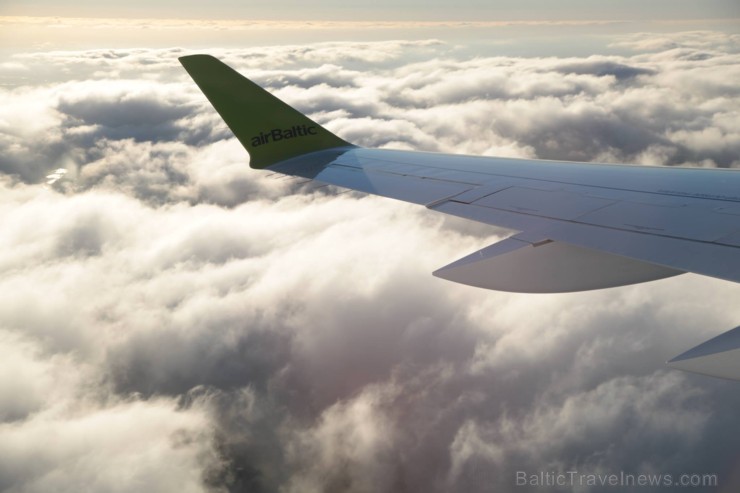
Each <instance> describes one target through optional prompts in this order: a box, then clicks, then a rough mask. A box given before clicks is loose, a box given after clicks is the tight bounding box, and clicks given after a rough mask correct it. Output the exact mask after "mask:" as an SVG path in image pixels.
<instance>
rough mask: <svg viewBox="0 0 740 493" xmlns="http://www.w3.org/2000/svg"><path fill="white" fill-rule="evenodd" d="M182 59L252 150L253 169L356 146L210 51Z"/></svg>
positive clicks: (242, 141)
mask: <svg viewBox="0 0 740 493" xmlns="http://www.w3.org/2000/svg"><path fill="white" fill-rule="evenodd" d="M179 60H180V63H182V66H183V67H185V70H187V72H188V74H190V77H192V78H193V80H194V81H195V83H196V84H198V87H200V90H201V91H203V94H205V95H206V97H207V98H208V100H209V101H210V102H211V104H212V105H213V107H214V108H215V109H216V111H217V112H218V114H219V115H221V118H223V119H224V121H225V122H226V124H227V125H228V126H229V128H230V129H231V131H232V132H234V135H235V136H236V138H237V139H239V142H241V144H242V145H243V146H244V148H245V149H246V150H247V152H249V156H250V161H249V165H250V166H251V167H252V168H266V167H268V166H270V165H272V164H275V163H277V162H280V161H284V160H286V159H290V158H292V157H296V156H300V155H302V154H306V153H309V152H314V151H320V150H324V149H331V148H334V147H345V146H351V144H350V143H349V142H346V141H345V140H343V139H341V138H339V137H337V136H336V135H334V134H333V133H331V132H329V131H328V130H326V129H325V128H324V127H322V126H321V125H319V124H318V123H316V122H314V121H313V120H311V119H310V118H308V117H307V116H306V115H304V114H302V113H301V112H299V111H297V110H295V109H294V108H292V107H290V106H288V105H287V104H285V103H284V102H282V101H280V100H279V99H278V98H276V97H275V96H273V95H272V94H270V93H269V92H267V91H265V90H264V89H262V88H261V87H260V86H258V85H257V84H255V83H254V82H252V81H251V80H249V79H247V78H246V77H244V76H242V75H241V74H239V73H238V72H236V71H235V70H234V69H232V68H231V67H229V66H228V65H226V64H224V63H223V62H221V61H220V60H218V59H216V58H214V57H212V56H210V55H190V56H184V57H181V58H180V59H179Z"/></svg>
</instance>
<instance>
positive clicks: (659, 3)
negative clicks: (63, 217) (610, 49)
mask: <svg viewBox="0 0 740 493" xmlns="http://www.w3.org/2000/svg"><path fill="white" fill-rule="evenodd" d="M0 15H55V16H66V15H68V16H95V17H100V16H126V17H150V16H154V17H178V18H188V17H190V18H219V19H222V18H250V19H295V20H309V19H322V20H330V19H331V20H333V19H341V20H348V19H352V20H532V19H537V20H540V19H547V20H559V19H629V20H644V19H707V18H727V17H740V2H738V1H737V0H650V1H645V0H619V1H612V0H560V1H552V0H495V1H490V0H489V1H485V0H454V1H450V0H405V1H399V0H373V1H372V2H363V3H361V4H359V5H358V4H355V3H351V2H347V1H346V0H314V1H310V2H308V1H306V0H282V1H280V2H275V3H272V2H270V3H268V2H264V1H240V0H210V1H208V2H204V1H202V0H128V1H126V2H116V3H115V4H114V5H110V4H107V3H106V2H100V0H3V2H2V6H0Z"/></svg>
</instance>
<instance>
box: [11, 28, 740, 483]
mask: <svg viewBox="0 0 740 493" xmlns="http://www.w3.org/2000/svg"><path fill="white" fill-rule="evenodd" d="M711 38H712V39H714V42H713V44H712V45H711V47H713V48H712V51H711V56H709V57H705V56H700V55H701V54H702V53H704V51H706V50H708V49H709V48H708V47H706V46H701V47H697V46H695V45H696V39H698V38H697V37H696V36H695V35H693V34H690V35H687V36H686V38H685V39H686V40H687V41H683V42H684V44H686V46H685V47H683V48H681V49H669V50H668V51H657V52H651V53H641V54H637V55H634V56H629V57H621V56H592V57H588V58H582V59H581V58H541V59H540V58H514V57H495V58H477V59H461V57H459V56H455V54H454V51H453V50H449V49H448V47H446V46H445V45H442V44H440V43H439V42H423V43H410V42H385V43H376V44H372V43H327V44H319V45H315V46H307V47H298V46H283V47H267V48H264V47H263V48H260V49H259V50H257V49H246V50H216V51H215V54H217V55H219V56H223V57H224V58H225V60H226V61H227V62H229V63H232V64H233V65H234V66H235V67H237V68H238V69H240V70H242V71H244V72H245V73H247V74H248V75H252V76H254V78H255V79H256V80H257V81H259V82H260V83H263V84H265V85H267V86H268V87H270V88H271V89H272V90H275V91H276V93H277V94H279V95H280V96H281V97H284V98H285V99H286V100H287V101H289V102H290V103H292V104H295V105H296V106H298V107H300V108H302V109H304V110H306V111H309V112H311V113H312V115H314V116H315V117H316V118H317V120H318V121H320V122H322V123H325V124H327V126H329V127H330V128H332V129H333V130H335V131H337V132H338V133H340V134H341V135H342V136H344V137H346V138H348V139H350V140H353V141H355V142H357V143H360V144H365V145H369V146H388V147H405V148H414V149H424V150H438V151H447V152H467V153H481V154H483V153H486V154H498V155H501V154H505V155H514V156H526V157H543V158H553V157H562V158H570V159H576V158H577V159H584V160H599V159H606V160H614V161H633V162H641V163H646V164H694V165H706V166H733V165H737V159H738V158H737V152H736V151H737V150H738V146H739V145H740V136H738V134H737V132H736V127H737V125H735V123H736V122H737V121H738V115H740V100H739V98H740V95H738V93H737V91H735V90H734V89H733V88H732V87H730V85H729V83H727V82H726V81H725V82H723V77H724V76H725V75H726V74H732V73H734V71H736V69H737V67H738V66H740V59H738V58H737V54H736V50H733V49H730V48H729V47H730V46H734V45H732V43H734V41H732V39H728V38H727V37H721V36H714V35H713V36H711ZM645 39H648V38H645ZM672 39H673V40H674V41H675V42H679V41H681V39H683V38H681V37H680V36H679V37H672ZM642 40H643V38H640V40H639V41H642ZM435 50H436V51H435ZM440 51H441V52H442V53H443V55H440V56H434V55H435V53H436V52H440ZM692 53H693V56H691V55H692ZM181 54H183V51H182V50H177V49H172V50H122V51H110V50H100V51H91V52H55V53H35V54H30V55H27V56H22V57H18V60H21V61H22V63H24V64H27V65H28V66H29V68H30V70H32V71H33V70H35V69H36V68H38V67H39V66H41V65H44V64H49V63H51V64H56V65H58V66H60V67H65V68H67V69H68V70H69V72H70V74H74V78H77V79H80V80H72V78H73V77H72V76H71V75H69V76H67V78H68V79H70V80H64V81H59V82H53V81H52V82H46V83H44V84H39V85H35V86H30V87H18V88H15V89H10V90H3V92H1V93H0V98H1V100H2V101H5V102H7V103H8V106H7V107H6V106H2V107H3V108H4V109H3V110H0V120H1V122H0V169H1V170H2V172H3V173H4V176H3V179H2V180H0V187H1V189H0V192H1V193H0V223H2V225H3V234H2V235H0V247H1V248H0V272H2V276H0V293H1V294H2V296H0V346H2V352H3V354H6V355H7V357H4V360H3V361H2V363H0V370H2V371H0V374H2V375H4V376H3V377H0V419H2V420H3V422H2V424H0V478H2V480H1V481H3V482H2V483H0V484H2V487H3V488H5V489H8V490H9V491H42V490H44V489H47V490H48V489H49V487H50V485H51V484H54V485H62V486H63V487H66V488H67V489H79V488H80V487H81V486H80V485H88V486H89V485H93V486H92V487H93V488H94V489H99V490H105V491H130V490H134V489H137V488H138V485H140V484H147V485H148V489H153V490H155V491H172V490H176V491H199V490H201V489H210V490H215V491H224V490H226V491H240V490H254V491H275V490H279V489H282V490H285V491H310V490H315V491H325V490H332V489H334V490H337V491H371V490H384V491H398V490H403V489H404V488H405V489H407V490H410V491H417V490H424V491H449V490H458V491H487V490H490V489H491V488H492V487H494V486H495V488H496V490H497V491H511V490H513V489H514V486H513V484H514V483H513V471H515V470H517V468H519V469H521V468H524V467H526V468H542V469H547V468H555V469H557V468H561V467H562V468H568V467H572V466H582V467H584V468H590V469H591V471H593V472H597V471H596V470H597V469H598V471H607V472H613V471H615V470H616V471H618V470H620V469H622V470H629V471H644V470H648V469H660V470H665V471H666V472H676V471H681V470H685V469H686V468H689V467H690V468H692V470H702V469H706V470H707V471H708V472H719V473H727V472H728V471H730V469H731V467H732V464H731V459H732V458H731V457H728V455H727V453H726V451H727V450H728V447H729V445H728V443H729V441H731V440H736V439H737V433H736V431H735V427H734V422H735V420H736V418H735V416H734V414H733V412H732V410H733V409H735V408H736V406H737V404H738V402H737V398H736V397H735V396H734V393H733V392H730V390H731V385H732V384H730V383H726V382H720V381H713V380H707V379H700V378H699V377H690V376H683V375H678V374H676V373H673V372H668V371H666V370H664V369H663V366H662V362H663V361H664V360H666V359H668V358H670V357H671V356H674V355H675V354H677V353H679V352H680V351H682V350H684V349H686V348H687V347H690V346H691V345H694V344H697V343H699V342H700V341H702V340H704V339H707V338H709V337H710V336H712V335H714V334H716V333H717V332H719V331H721V330H723V329H727V328H730V327H731V326H732V325H733V324H736V323H737V319H738V316H740V310H738V308H737V303H736V302H735V301H736V298H737V287H736V286H735V285H732V284H730V283H725V282H721V281H717V280H713V279H707V278H701V277H698V276H690V275H687V276H680V277H677V278H673V279H668V280H664V281H659V282H656V283H651V284H647V285H641V286H635V287H626V288H619V289H611V290H606V291H598V292H593V293H584V294H575V295H548V296H529V295H517V294H508V293H495V292H488V291H483V290H477V289H473V288H469V287H465V286H459V285H454V284H451V283H447V282H445V281H442V280H439V279H435V278H433V277H431V276H430V274H429V272H430V271H432V270H433V269H435V268H437V267H439V266H441V265H444V264H445V263H447V262H449V261H452V260H454V259H455V258H458V257H461V256H463V255H464V254H467V253H469V252H470V251H474V250H476V249H478V248H480V247H482V246H485V245H486V244H489V243H492V242H494V241H496V239H497V238H499V237H500V231H498V230H495V229H493V228H488V227H485V226H482V225H479V224H474V223H469V222H464V221H461V220H457V219H454V218H450V217H443V216H440V215H436V214H434V213H432V212H429V211H426V210H423V209H422V208H416V207H413V206H410V205H406V204H400V203H396V202H393V201H390V200H385V199H380V198H376V197H365V196H362V195H360V194H341V195H337V193H336V190H334V189H330V188H320V189H314V188H313V187H311V186H310V185H307V184H301V183H299V182H298V181H296V180H291V179H283V178H280V177H277V176H270V175H269V173H264V172H257V171H253V170H250V169H249V168H248V167H247V160H248V157H247V156H246V153H245V152H244V151H243V149H241V147H240V146H239V145H238V143H237V142H236V141H235V139H233V138H231V136H230V134H229V133H228V130H227V129H226V127H225V125H223V123H222V122H220V120H219V119H218V117H217V116H216V115H215V114H214V112H213V111H212V110H210V109H209V107H208V106H207V104H206V103H205V101H204V98H203V97H202V96H201V95H200V94H199V93H198V91H197V88H196V87H195V86H194V85H193V84H191V83H190V82H188V81H187V78H186V76H185V75H184V74H183V73H182V71H181V70H179V69H178V67H177V64H176V62H175V58H176V56H179V55H181ZM94 73H98V75H97V76H93V75H92V74H94ZM114 74H118V75H119V76H120V77H121V79H120V80H115V81H114V80H113V75H114ZM701 74H703V75H701ZM87 77H90V78H91V80H82V79H84V78H87ZM96 77H97V79H98V80H95V79H96ZM134 78H135V79H136V80H134ZM59 168H63V169H65V170H67V173H66V174H64V177H63V178H60V179H59V180H58V181H56V182H55V183H53V184H52V185H49V186H48V187H46V183H45V182H46V176H47V175H48V174H50V173H52V172H54V171H55V170H57V169H59ZM656 416H660V417H661V418H660V419H659V418H656ZM663 417H667V418H666V419H669V420H672V421H671V423H672V424H666V421H665V420H664V419H663ZM625 430H627V431H625ZM48 437H54V440H50V439H49V438H48ZM723 440H724V441H723ZM644 443H648V444H649V445H648V446H645V445H644Z"/></svg>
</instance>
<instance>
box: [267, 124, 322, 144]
mask: <svg viewBox="0 0 740 493" xmlns="http://www.w3.org/2000/svg"><path fill="white" fill-rule="evenodd" d="M317 133H318V130H317V129H316V127H315V126H314V125H311V126H307V125H293V126H292V127H290V128H273V129H272V130H270V131H269V132H260V134H259V135H255V136H254V137H252V147H259V146H261V145H263V144H269V143H270V142H279V141H281V140H287V139H293V138H295V137H306V136H308V135H316V134H317Z"/></svg>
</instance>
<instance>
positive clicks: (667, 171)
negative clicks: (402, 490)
mask: <svg viewBox="0 0 740 493" xmlns="http://www.w3.org/2000/svg"><path fill="white" fill-rule="evenodd" d="M180 61H181V63H182V64H183V66H184V67H185V69H186V70H187V71H188V73H189V74H190V75H191V76H192V77H193V79H194V80H195V82H196V83H197V84H198V86H199V87H200V88H201V90H202V91H203V92H204V94H205V95H206V97H207V98H208V99H209V100H210V101H211V103H212V104H213V106H214V107H215V109H216V110H217V111H218V112H219V114H220V115H221V116H222V118H223V119H224V121H225V122H226V124H227V125H228V126H229V127H230V128H231V130H232V131H233V132H234V134H235V136H236V137H237V138H238V139H239V141H240V142H241V143H242V144H243V145H244V147H245V148H246V150H247V151H248V152H249V154H250V156H251V160H250V165H251V166H252V167H253V168H258V169H268V170H270V171H273V172H278V173H283V174H287V175H293V176H300V177H304V178H308V179H312V180H316V181H318V182H322V183H327V184H332V185H337V186H340V187H345V188H349V189H352V190H358V191H361V192H366V193H370V194H376V195H381V196H384V197H389V198H394V199H398V200H403V201H406V202H412V203H415V204H419V205H423V206H425V207H427V208H429V209H432V210H435V211H439V212H443V213H446V214H451V215H455V216H459V217H463V218H466V219H471V220H474V221H480V222H483V223H487V224H492V225H496V226H501V227H505V228H508V229H511V230H514V231H516V232H518V233H516V234H514V235H513V236H511V237H509V238H507V239H505V240H503V241H501V242H498V243H496V244H493V245H490V246H487V247H486V248H483V249H482V250H479V251H477V252H474V253H472V254H469V255H467V256H465V257H463V258H461V259H459V260H457V261H455V262H452V263H451V264H449V265H447V266H445V267H442V268H440V269H439V270H437V271H436V272H434V275H436V276H438V277H441V278H444V279H448V280H452V281H456V282H460V283H463V284H469V285H473V286H478V287H482V288H488V289H496V290H503V291H516V292H526V293H556V292H570V291H583V290H591V289H600V288H608V287H614V286H621V285H626V284H633V283H639V282H645V281H651V280H655V279H661V278H665V277H670V276H675V275H678V274H682V273H684V272H694V273H697V274H702V275H706V276H712V277H716V278H720V279H725V280H728V281H733V282H740V171H738V170H720V169H697V168H675V167H650V166H630V165H610V164H591V163H572V162H556V161H540V160H526V159H510V158H495V157H478V156H463V155H449V154H435V153H422V152H411V151H397V150H388V149H366V148H361V147H357V146H354V145H352V144H350V143H348V142H346V141H344V140H343V139H341V138H339V137H338V136H336V135H334V134H333V133H331V132H329V131H328V130H326V129H325V128H323V127H322V126H320V125H318V124H317V123H316V122H314V121H312V120H310V119H309V118H308V117H306V116H305V115H303V114H301V113H300V112H298V111H297V110H295V109H293V108H291V107H290V106H288V105H287V104H285V103H283V102H282V101H280V100H278V99H277V98H275V97H274V96H272V95H271V94H269V93H268V92H266V91H265V90H264V89H262V88H260V87H259V86H257V85H256V84H254V83H253V82H251V81H249V80H248V79H246V78H244V77H243V76H241V75H239V74H238V73H237V72H235V71H234V70H233V69H231V68H229V67H228V66H226V65H224V64H223V63H221V62H220V61H218V60H217V59H215V58H213V57H210V56H208V55H193V56H188V57H183V58H181V59H180ZM738 376H739V377H740V374H739V375H738Z"/></svg>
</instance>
